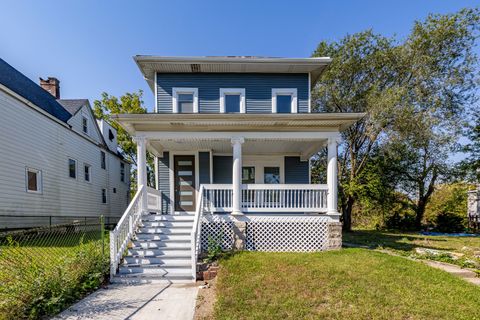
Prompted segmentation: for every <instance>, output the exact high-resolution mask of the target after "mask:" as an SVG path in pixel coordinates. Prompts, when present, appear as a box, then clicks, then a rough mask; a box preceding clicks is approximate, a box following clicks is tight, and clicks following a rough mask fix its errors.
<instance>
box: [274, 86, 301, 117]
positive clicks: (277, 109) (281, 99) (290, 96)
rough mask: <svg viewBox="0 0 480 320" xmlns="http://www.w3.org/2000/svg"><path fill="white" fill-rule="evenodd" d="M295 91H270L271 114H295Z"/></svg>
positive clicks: (296, 109)
mask: <svg viewBox="0 0 480 320" xmlns="http://www.w3.org/2000/svg"><path fill="white" fill-rule="evenodd" d="M297 111H298V108H297V89H295V88H294V89H272V112H273V113H297Z"/></svg>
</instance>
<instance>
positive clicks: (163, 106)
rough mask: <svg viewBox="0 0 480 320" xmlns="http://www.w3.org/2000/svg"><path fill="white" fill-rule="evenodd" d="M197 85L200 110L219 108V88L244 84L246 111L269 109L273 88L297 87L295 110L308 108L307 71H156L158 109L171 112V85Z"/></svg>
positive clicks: (261, 111) (214, 111)
mask: <svg viewBox="0 0 480 320" xmlns="http://www.w3.org/2000/svg"><path fill="white" fill-rule="evenodd" d="M174 87H190V88H198V95H199V112H202V113H218V112H220V88H245V96H246V109H247V113H271V112H272V88H297V94H298V112H299V113H302V112H308V74H306V73H305V74H303V73H302V74H290V73H289V74H268V73H158V74H157V102H158V104H157V106H158V112H163V113H171V112H172V88H174Z"/></svg>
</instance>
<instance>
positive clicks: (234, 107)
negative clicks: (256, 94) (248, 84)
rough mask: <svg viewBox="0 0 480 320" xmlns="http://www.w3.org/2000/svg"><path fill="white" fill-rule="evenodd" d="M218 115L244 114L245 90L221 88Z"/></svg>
mask: <svg viewBox="0 0 480 320" xmlns="http://www.w3.org/2000/svg"><path fill="white" fill-rule="evenodd" d="M220 113H245V89H240V88H221V89H220Z"/></svg>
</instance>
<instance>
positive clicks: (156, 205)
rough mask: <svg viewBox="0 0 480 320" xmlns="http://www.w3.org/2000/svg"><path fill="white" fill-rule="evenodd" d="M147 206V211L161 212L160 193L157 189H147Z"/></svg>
mask: <svg viewBox="0 0 480 320" xmlns="http://www.w3.org/2000/svg"><path fill="white" fill-rule="evenodd" d="M147 206H148V211H153V212H160V211H162V192H161V191H159V190H157V189H154V188H151V187H147Z"/></svg>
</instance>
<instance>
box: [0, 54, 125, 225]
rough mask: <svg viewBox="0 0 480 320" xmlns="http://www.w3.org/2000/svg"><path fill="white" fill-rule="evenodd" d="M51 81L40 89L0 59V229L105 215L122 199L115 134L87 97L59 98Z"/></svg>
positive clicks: (111, 218)
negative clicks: (96, 117)
mask: <svg viewBox="0 0 480 320" xmlns="http://www.w3.org/2000/svg"><path fill="white" fill-rule="evenodd" d="M60 98H61V97H60V82H59V81H58V79H56V78H48V79H46V80H43V79H40V86H39V85H37V84H36V83H34V82H33V81H32V80H30V79H28V78H27V77H26V76H25V75H23V74H22V73H20V72H19V71H17V70H16V69H15V68H13V67H12V66H10V65H9V64H8V63H6V62H5V61H4V60H2V59H0V110H1V111H2V116H1V117H0V147H1V150H2V151H1V156H0V230H1V229H11V228H27V227H38V226H44V225H50V224H64V223H71V222H73V221H82V222H84V221H86V219H88V218H96V217H99V216H100V215H103V216H104V217H105V221H106V223H112V224H115V223H116V222H117V221H118V219H119V217H120V216H121V215H122V214H123V212H124V211H125V209H126V207H127V205H128V201H129V190H130V174H129V173H130V165H129V163H128V162H127V161H125V159H124V158H123V156H122V154H121V153H120V151H119V149H118V146H117V132H116V130H115V129H114V128H113V127H111V126H110V125H109V124H108V123H107V122H105V121H100V120H97V119H95V117H94V115H93V113H92V110H91V108H90V104H89V102H88V100H87V99H68V100H65V99H60Z"/></svg>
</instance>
